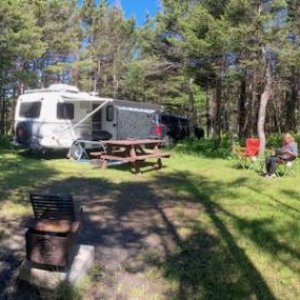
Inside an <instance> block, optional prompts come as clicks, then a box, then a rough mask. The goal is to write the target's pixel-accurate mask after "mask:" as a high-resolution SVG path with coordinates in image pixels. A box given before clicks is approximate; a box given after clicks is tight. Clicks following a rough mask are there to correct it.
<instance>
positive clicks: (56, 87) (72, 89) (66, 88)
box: [48, 83, 79, 94]
mask: <svg viewBox="0 0 300 300" xmlns="http://www.w3.org/2000/svg"><path fill="white" fill-rule="evenodd" d="M48 90H51V91H55V92H68V93H76V94H77V93H79V89H78V88H77V87H76V86H72V85H68V84H61V83H58V84H52V85H50V86H49V87H48Z"/></svg>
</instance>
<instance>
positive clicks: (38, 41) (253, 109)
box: [0, 0, 300, 148]
mask: <svg viewBox="0 0 300 300" xmlns="http://www.w3.org/2000/svg"><path fill="white" fill-rule="evenodd" d="M299 44H300V2H299V1H297V0H262V1H257V0H219V1H215V0H180V1H179V0H162V1H161V9H160V11H159V12H158V14H157V15H156V16H155V17H150V16H148V17H147V19H146V21H145V23H144V24H143V25H142V26H137V24H136V20H135V19H134V18H129V19H128V18H126V17H125V16H124V12H123V10H122V7H121V6H120V5H109V3H108V1H105V0H102V1H100V0H82V1H78V0H77V1H76V0H1V5H0V133H1V134H2V135H4V134H9V133H11V130H12V127H13V113H14V106H15V101H16V99H17V97H18V96H19V95H20V94H21V93H23V92H24V90H25V89H29V88H42V87H48V86H49V85H50V84H52V83H67V84H72V85H75V86H77V87H79V88H80V89H81V90H84V91H93V92H96V93H97V94H98V95H101V96H107V97H114V98H118V99H130V100H133V101H139V102H152V103H159V104H163V105H164V106H165V107H166V110H167V111H168V112H170V113H175V114H180V115H184V116H186V117H189V118H190V119H191V120H192V121H193V123H194V124H195V125H197V126H200V127H202V128H204V129H205V132H206V136H207V137H211V138H213V139H216V140H221V139H222V137H224V136H235V135H236V136H237V137H238V138H239V139H240V140H244V139H245V138H246V137H250V136H256V135H259V137H260V138H261V140H262V142H263V145H262V146H263V147H264V140H265V132H266V133H267V134H271V133H276V134H281V133H282V132H285V131H293V132H296V133H298V132H300V118H299V116H300V47H299ZM263 147H262V148H263Z"/></svg>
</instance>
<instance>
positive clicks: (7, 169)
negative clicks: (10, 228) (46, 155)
mask: <svg viewBox="0 0 300 300" xmlns="http://www.w3.org/2000/svg"><path fill="white" fill-rule="evenodd" d="M56 174H57V172H56V171H55V170H53V169H51V168H49V167H47V166H46V165H45V164H43V162H42V161H41V160H37V159H31V158H24V157H22V156H15V157H13V158H12V157H6V156H3V157H2V158H1V159H0V191H1V193H0V202H1V201H4V200H9V201H14V202H16V203H19V202H20V201H22V200H24V199H26V198H27V197H28V193H29V191H31V190H32V189H34V188H35V187H38V186H40V185H42V184H45V183H46V182H47V181H49V180H51V178H52V177H53V176H55V175H56Z"/></svg>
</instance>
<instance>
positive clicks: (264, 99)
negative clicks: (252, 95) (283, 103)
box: [257, 49, 272, 156]
mask: <svg viewBox="0 0 300 300" xmlns="http://www.w3.org/2000/svg"><path fill="white" fill-rule="evenodd" d="M263 54H264V59H265V83H264V91H263V93H262V95H261V98H260V106H259V114H258V122H257V132H258V136H259V139H260V149H259V155H260V156H262V155H263V154H264V151H265V147H266V136H265V119H266V110H267V105H268V102H269V100H270V98H271V94H272V62H271V58H270V57H268V53H267V51H266V49H263Z"/></svg>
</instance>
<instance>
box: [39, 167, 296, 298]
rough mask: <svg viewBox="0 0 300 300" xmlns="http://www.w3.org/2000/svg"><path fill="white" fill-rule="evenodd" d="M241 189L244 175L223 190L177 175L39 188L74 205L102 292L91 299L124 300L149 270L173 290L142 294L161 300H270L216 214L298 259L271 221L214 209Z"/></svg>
mask: <svg viewBox="0 0 300 300" xmlns="http://www.w3.org/2000/svg"><path fill="white" fill-rule="evenodd" d="M246 183H247V178H244V177H243V178H239V179H237V180H234V181H232V182H229V183H227V184H225V183H224V182H223V181H221V180H220V181H213V180H210V179H209V178H206V177H204V176H198V177H197V178H195V177H194V176H193V175H192V174H191V173H189V172H180V173H176V174H175V173H174V174H169V175H168V176H166V175H162V174H158V175H156V176H153V179H151V180H149V181H145V180H138V179H137V182H122V183H114V182H112V181H110V180H106V179H103V178H82V177H70V178H68V179H65V180H62V181H52V182H48V184H45V185H43V186H41V187H40V189H41V190H42V191H43V192H49V193H71V194H73V195H74V197H75V198H76V199H78V200H80V201H81V203H82V205H83V208H84V226H83V231H82V233H81V236H80V241H81V243H85V244H92V245H95V247H96V264H99V265H101V266H103V268H104V271H103V272H104V275H103V277H102V278H101V282H102V284H103V285H104V287H105V288H104V290H103V291H102V292H101V293H102V294H101V295H99V294H98V295H97V296H98V297H100V298H101V297H103V298H105V297H106V298H109V297H111V298H112V297H116V296H120V298H121V297H123V298H125V299H126V296H127V299H128V298H129V296H128V295H130V291H129V290H130V289H133V288H134V287H135V286H138V285H145V282H143V281H141V280H142V279H140V277H139V276H134V275H135V274H137V275H140V274H144V273H145V272H146V271H147V270H148V269H149V268H153V267H155V268H158V269H159V270H161V271H162V274H163V276H164V278H165V279H167V280H170V281H172V282H175V283H176V286H177V288H176V289H175V290H174V289H173V290H172V289H171V291H170V290H169V291H168V288H166V289H164V288H162V287H159V285H160V284H161V283H157V282H156V283H155V284H154V285H153V283H151V282H150V281H151V280H150V281H149V282H147V284H149V290H147V291H146V292H148V293H149V294H150V293H151V294H155V293H156V294H158V295H160V296H164V297H166V298H168V299H170V298H178V299H250V298H251V299H252V298H254V299H275V296H274V295H273V293H272V291H271V290H270V288H269V287H268V285H267V284H266V282H265V279H264V278H263V275H262V274H261V273H260V272H259V271H258V270H257V269H256V267H255V266H254V264H253V263H252V262H251V260H250V259H249V257H248V256H247V254H246V253H245V251H244V250H243V249H242V248H241V247H239V245H238V244H237V242H236V238H235V237H234V236H233V234H232V233H231V231H230V230H229V228H228V225H227V223H225V221H224V218H223V216H226V217H227V218H229V219H230V220H231V224H232V225H233V226H234V227H235V229H236V230H238V232H240V234H241V235H243V237H246V238H248V239H249V240H251V241H254V242H255V243H256V244H257V245H258V246H260V247H261V248H263V250H264V251H266V252H268V253H271V254H272V255H274V258H276V257H277V256H276V253H273V249H274V248H275V249H276V251H275V252H279V251H283V252H286V253H288V254H289V255H291V256H292V257H294V259H299V254H298V252H297V251H294V250H293V249H291V248H290V247H289V246H288V245H285V244H283V243H280V242H279V241H278V239H277V238H276V236H275V234H274V232H272V231H269V230H268V228H269V227H270V226H272V220H269V219H257V218H255V217H254V218H253V220H252V219H251V220H246V219H243V218H241V217H238V216H235V215H234V214H233V213H232V212H230V211H228V210H226V209H225V208H223V206H221V205H220V204H219V203H218V201H217V200H218V197H220V196H222V197H225V196H226V198H228V199H230V201H235V200H238V198H237V195H236V193H235V192H234V187H240V186H242V185H245V184H246ZM228 185H230V186H231V189H228ZM35 190H36V189H35ZM36 191H38V189H37V190H36ZM201 215H203V216H205V217H208V219H209V220H210V223H209V225H208V224H207V223H206V225H203V223H202V222H201V220H200V221H199V217H201ZM183 227H187V228H188V229H189V230H190V231H189V234H188V235H186V236H182V234H180V230H182V228H183ZM132 276H134V277H132ZM143 280H145V279H143ZM116 281H119V282H120V281H121V282H122V283H123V284H124V283H125V284H124V285H125V287H124V288H123V290H122V291H119V293H120V294H117V295H116V294H113V293H114V290H116V288H117V287H118V286H121V285H117V283H116Z"/></svg>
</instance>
